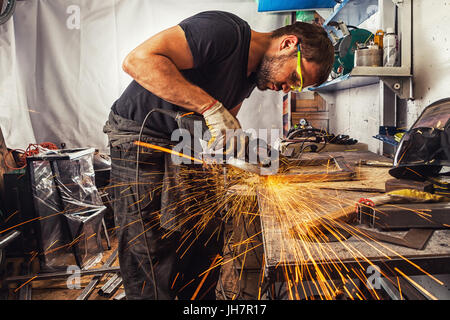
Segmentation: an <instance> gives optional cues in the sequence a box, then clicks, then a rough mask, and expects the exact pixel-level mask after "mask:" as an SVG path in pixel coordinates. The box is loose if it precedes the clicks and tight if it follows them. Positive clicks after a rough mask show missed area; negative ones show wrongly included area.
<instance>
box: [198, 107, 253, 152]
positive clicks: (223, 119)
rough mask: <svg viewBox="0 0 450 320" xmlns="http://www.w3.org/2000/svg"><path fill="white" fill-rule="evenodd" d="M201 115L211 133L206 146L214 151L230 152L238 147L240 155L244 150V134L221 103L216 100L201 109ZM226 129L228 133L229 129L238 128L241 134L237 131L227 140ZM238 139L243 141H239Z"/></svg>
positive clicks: (237, 122)
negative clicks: (203, 109) (230, 139)
mask: <svg viewBox="0 0 450 320" xmlns="http://www.w3.org/2000/svg"><path fill="white" fill-rule="evenodd" d="M202 115H203V117H204V118H205V122H206V125H207V127H208V129H209V132H210V134H211V137H210V139H209V141H208V148H210V149H212V150H214V151H218V150H220V149H222V150H224V153H230V152H234V151H235V150H236V148H237V147H238V148H239V149H238V155H242V153H243V152H245V148H244V145H245V135H244V134H243V132H242V129H241V125H240V124H239V121H238V120H237V119H236V118H235V117H234V116H233V115H232V114H231V113H230V112H229V111H228V110H227V109H226V108H225V107H224V106H223V104H222V103H220V102H219V101H216V102H215V103H213V104H212V105H211V106H209V107H208V108H207V109H206V110H205V111H203V113H202ZM227 130H228V134H230V130H238V131H240V132H241V134H239V133H238V134H237V135H235V136H233V137H232V138H233V141H229V139H227ZM240 140H243V141H242V142H241V141H240ZM237 141H239V142H237ZM227 142H229V143H227ZM230 142H231V143H230ZM225 147H226V148H227V149H225Z"/></svg>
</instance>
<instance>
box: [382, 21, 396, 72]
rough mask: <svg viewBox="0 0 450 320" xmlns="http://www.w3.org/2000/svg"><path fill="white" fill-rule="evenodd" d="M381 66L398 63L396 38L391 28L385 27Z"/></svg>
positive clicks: (391, 65) (392, 65)
mask: <svg viewBox="0 0 450 320" xmlns="http://www.w3.org/2000/svg"><path fill="white" fill-rule="evenodd" d="M383 51H384V52H383V66H385V67H395V66H397V65H398V63H397V62H398V38H397V35H396V34H395V33H394V29H393V28H387V29H386V33H385V34H384V37H383Z"/></svg>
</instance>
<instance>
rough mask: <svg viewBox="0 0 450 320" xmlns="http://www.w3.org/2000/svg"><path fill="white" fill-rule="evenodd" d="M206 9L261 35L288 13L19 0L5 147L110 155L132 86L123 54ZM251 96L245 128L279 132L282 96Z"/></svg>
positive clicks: (234, 6) (5, 59)
mask: <svg viewBox="0 0 450 320" xmlns="http://www.w3.org/2000/svg"><path fill="white" fill-rule="evenodd" d="M206 10H224V11H229V12H233V13H235V14H237V15H239V16H240V17H242V18H243V19H245V20H246V21H248V23H249V24H250V26H251V27H252V29H254V30H256V31H260V32H268V31H271V30H273V29H276V28H278V27H280V26H282V25H283V24H284V22H285V20H286V15H284V14H268V13H258V12H257V3H256V2H255V1H254V0H222V1H217V0H194V1H188V2H184V1H173V0H166V1H156V0H71V1H68V0H58V1H55V0H24V1H19V2H17V5H16V10H15V13H14V16H13V17H12V18H11V19H10V20H8V22H7V23H5V24H3V25H0V126H1V129H2V131H3V134H4V136H5V141H6V144H7V146H8V147H9V148H21V149H25V148H26V147H27V146H28V144H29V143H42V142H47V141H48V142H53V143H55V144H57V145H60V143H65V144H66V146H67V148H80V147H94V148H98V149H100V151H102V152H106V151H107V137H106V135H104V134H103V132H102V128H103V125H104V123H105V121H106V120H107V117H108V113H109V111H110V108H111V105H112V104H113V102H114V101H115V100H116V99H117V98H118V97H119V96H120V94H121V93H122V92H123V90H124V89H125V88H126V86H127V85H128V84H129V83H130V81H131V78H130V77H129V76H128V75H127V74H125V72H123V71H122V68H121V65H122V61H123V59H124V58H125V56H126V55H127V54H128V53H129V52H130V51H131V50H132V49H133V48H135V47H136V46H138V45H139V44H140V43H141V42H143V41H145V40H146V39H148V38H149V37H151V36H152V35H154V34H156V33H158V32H160V31H162V30H164V29H166V28H168V27H171V26H173V25H176V24H177V23H179V22H180V21H181V20H182V19H184V18H187V17H189V16H191V15H193V14H195V13H198V12H201V11H206ZM254 92H257V93H256V94H255V95H252V96H251V97H250V98H249V99H247V100H246V101H245V102H244V105H243V109H250V106H251V107H252V108H251V109H252V110H256V111H253V112H250V111H249V112H244V113H243V115H239V119H240V120H241V123H242V126H243V128H244V129H245V128H246V127H247V128H248V127H255V128H259V127H265V128H273V127H275V128H280V129H281V127H282V124H281V109H282V101H281V98H280V97H279V94H278V93H274V92H264V93H262V92H259V91H258V90H255V91H254ZM274 101H276V103H274ZM261 106H262V107H263V108H262V109H261ZM253 108H255V109H253ZM267 115H271V116H270V117H269V116H267ZM274 115H278V116H274Z"/></svg>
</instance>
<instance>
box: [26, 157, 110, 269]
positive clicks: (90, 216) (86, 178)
mask: <svg viewBox="0 0 450 320" xmlns="http://www.w3.org/2000/svg"><path fill="white" fill-rule="evenodd" d="M93 153H94V149H74V150H59V151H58V150H57V151H53V150H51V151H50V150H45V149H43V150H42V152H40V153H39V154H38V155H36V156H33V157H29V158H28V159H27V163H28V167H27V169H28V174H29V176H30V183H31V190H32V197H33V203H34V209H35V210H34V211H35V213H36V216H37V217H38V218H39V219H38V220H37V223H36V225H35V226H36V229H37V232H36V233H37V235H38V243H39V248H38V249H39V253H40V255H39V257H40V262H41V268H42V269H43V270H52V269H60V268H66V267H67V266H70V265H78V266H79V267H80V268H81V267H87V266H89V265H91V264H93V263H95V262H96V261H98V260H99V259H101V255H102V252H103V247H102V243H101V236H100V231H101V227H102V219H103V212H104V210H105V206H104V205H103V203H102V200H101V198H100V195H99V193H98V190H97V188H96V186H95V173H94V167H93Z"/></svg>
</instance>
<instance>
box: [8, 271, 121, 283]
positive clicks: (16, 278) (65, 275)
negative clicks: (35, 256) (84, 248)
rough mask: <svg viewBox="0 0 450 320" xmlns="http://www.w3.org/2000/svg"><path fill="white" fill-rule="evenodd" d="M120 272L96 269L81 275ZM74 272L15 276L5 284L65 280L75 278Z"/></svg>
mask: <svg viewBox="0 0 450 320" xmlns="http://www.w3.org/2000/svg"><path fill="white" fill-rule="evenodd" d="M117 272H120V267H106V268H96V269H89V270H80V271H79V275H80V276H81V277H82V276H92V275H99V274H105V273H117ZM73 274H74V273H73V272H67V271H60V272H49V273H40V274H37V275H35V276H33V275H25V276H13V277H8V278H6V279H5V280H4V281H5V282H7V283H8V282H17V281H27V280H30V279H31V278H32V279H33V280H53V279H64V278H68V277H70V276H73Z"/></svg>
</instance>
